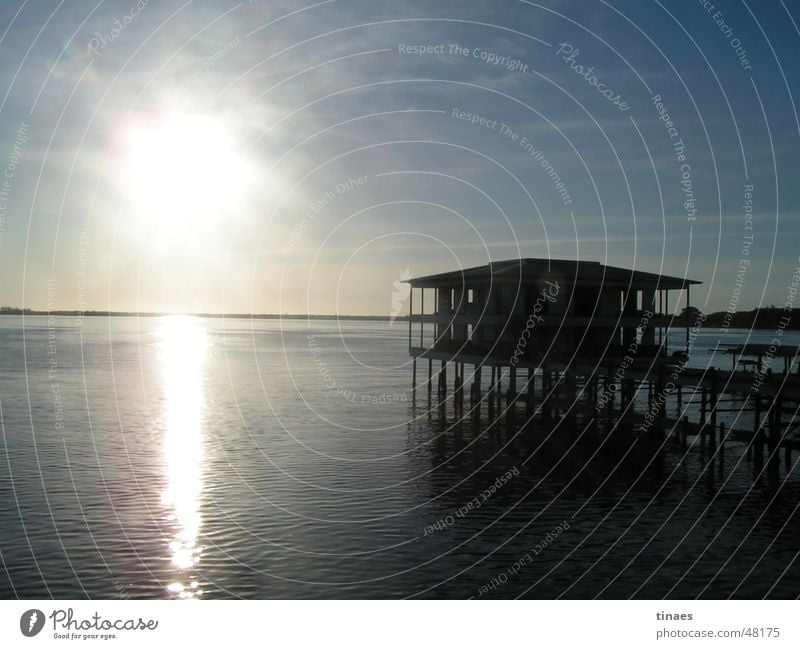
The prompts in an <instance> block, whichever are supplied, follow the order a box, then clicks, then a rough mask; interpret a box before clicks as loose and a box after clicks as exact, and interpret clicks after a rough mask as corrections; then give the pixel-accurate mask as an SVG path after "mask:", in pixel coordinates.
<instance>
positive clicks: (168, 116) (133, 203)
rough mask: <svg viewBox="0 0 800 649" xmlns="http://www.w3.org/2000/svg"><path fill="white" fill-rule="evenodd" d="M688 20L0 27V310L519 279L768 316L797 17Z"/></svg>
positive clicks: (353, 16) (75, 16) (300, 295)
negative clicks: (433, 280)
mask: <svg viewBox="0 0 800 649" xmlns="http://www.w3.org/2000/svg"><path fill="white" fill-rule="evenodd" d="M711 5H712V3H710V2H706V3H704V2H700V1H698V2H694V1H689V0H686V1H685V2H678V3H666V2H661V3H659V2H650V1H636V2H632V1H631V2H602V1H591V2H586V1H583V2H572V1H559V2H541V3H535V2H522V1H512V0H509V1H502V2H460V1H459V2H455V1H441V2H436V3H431V2H421V1H418V2H406V3H389V2H374V1H372V2H366V1H362V2H355V1H341V0H331V1H329V2H319V3H311V2H310V3H308V4H304V3H300V2H285V1H284V2H262V1H255V2H241V3H234V2H186V3H183V2H175V3H173V2H154V1H152V0H151V1H150V2H144V0H142V2H141V8H140V7H137V3H136V2H133V1H131V0H124V1H122V2H111V1H106V2H101V3H99V4H95V3H93V2H80V3H73V2H62V3H57V2H49V3H45V2H36V3H34V2H30V3H18V2H10V3H4V4H3V5H2V8H0V30H2V41H0V53H1V54H2V61H3V64H2V66H0V91H2V93H1V94H2V99H0V101H1V103H0V112H2V115H3V119H2V123H1V124H2V125H1V126H0V166H2V167H3V171H4V175H5V178H4V179H3V180H5V181H7V183H8V184H7V185H6V186H5V195H4V196H0V217H2V218H3V221H2V222H0V259H1V260H2V262H1V263H2V273H3V281H2V283H0V304H11V305H23V304H24V305H25V306H29V307H32V308H47V306H48V305H49V306H51V307H52V308H64V309H71V308H83V309H114V310H142V311H150V310H159V311H162V310H163V311H228V312H234V311H236V312H243V311H256V312H289V313H297V312H312V313H333V312H339V313H362V314H364V313H368V314H387V313H388V312H389V310H390V308H391V296H392V290H393V288H392V283H393V282H394V281H395V280H396V279H398V278H399V277H400V276H401V274H402V273H403V271H404V270H405V269H408V270H409V272H410V273H411V274H412V275H413V276H420V275H423V274H427V273H431V272H441V271H445V270H450V269H452V268H457V267H459V266H464V267H467V266H473V265H479V264H484V263H486V262H487V261H488V260H499V259H507V258H514V257H517V256H520V255H521V256H525V257H546V256H548V255H549V256H552V257H557V258H580V259H591V260H596V261H600V262H604V263H608V264H612V265H616V266H625V267H635V268H638V269H641V270H648V271H653V272H659V271H660V272H664V273H667V274H672V275H684V274H685V275H687V276H688V277H691V278H693V279H699V280H702V281H703V282H704V284H703V286H702V287H698V288H697V289H696V290H695V291H693V301H694V302H696V303H699V305H700V306H701V307H705V308H706V309H707V310H721V309H724V308H726V307H727V306H728V304H729V303H730V301H731V299H732V297H733V296H734V294H735V295H736V297H737V299H738V300H739V301H738V308H748V309H749V308H752V307H754V306H757V305H759V304H763V305H769V304H771V303H774V304H783V303H784V301H785V300H786V294H787V286H788V285H789V284H790V283H791V281H792V275H793V272H794V269H795V268H796V267H797V266H798V265H800V262H799V261H798V255H800V236H798V234H800V222H798V215H799V213H800V210H799V209H798V204H799V202H800V188H799V187H798V184H799V183H798V181H797V170H798V156H800V154H799V153H798V152H799V151H800V147H798V139H799V137H800V124H799V123H798V115H797V108H798V107H797V105H796V104H798V103H800V102H798V100H797V94H798V93H797V90H798V87H799V86H798V84H800V79H798V74H800V73H799V72H798V69H797V68H798V66H797V54H796V53H797V51H798V42H799V41H800V32H798V27H797V23H798V21H800V7H798V6H797V3H783V2H781V1H780V0H778V1H776V2H769V3H755V2H733V1H725V2H714V3H713V5H714V7H713V8H710V7H711ZM115 21H118V22H115ZM420 46H421V47H422V51H420V50H419V49H415V48H419V47H420ZM570 53H572V56H571V57H570ZM504 63H505V64H507V65H503V64H504ZM579 66H580V67H579ZM509 67H510V68H511V69H509ZM590 67H591V68H592V71H591V72H587V70H588V69H589V68H590ZM601 89H602V90H604V91H608V92H607V95H609V97H611V98H609V97H607V96H604V95H603V94H602V93H601ZM657 95H658V96H660V97H661V104H662V105H663V111H665V112H666V113H667V114H668V115H669V117H670V120H671V121H672V124H673V130H672V131H670V130H668V128H667V125H666V124H665V122H664V121H662V120H660V119H659V111H658V109H657V107H656V105H655V102H654V101H653V98H654V97H655V96H657ZM614 97H618V101H617V103H615V102H614V101H613V98H614ZM620 101H624V103H625V108H626V109H625V110H622V109H621V105H620ZM467 116H468V117H467ZM473 116H475V117H473ZM473 120H474V121H475V122H476V123H473ZM503 125H505V127H506V128H503ZM676 142H682V143H683V147H682V149H680V152H681V153H682V155H683V156H684V158H682V159H679V158H678V152H679V151H678V149H677V148H676V147H675V146H674V145H675V144H676ZM9 165H11V166H10V167H9ZM9 173H10V174H11V175H10V177H8V174H9ZM555 175H557V180H556V177H555ZM682 181H684V182H683V185H682ZM557 182H559V183H561V186H560V187H559V186H558V185H557V184H556V183H557ZM750 185H752V196H751V200H752V217H751V216H750V215H749V214H746V213H745V209H744V207H743V206H744V203H745V200H746V196H745V192H746V187H747V186H750ZM0 189H2V187H0ZM684 190H690V191H691V196H692V197H693V201H694V202H693V204H685V202H686V197H687V193H686V192H685V191H684ZM566 196H568V198H566ZM3 199H4V200H3ZM567 201H568V202H567ZM315 208H316V209H315ZM743 258H744V259H746V260H747V262H749V265H748V266H747V268H746V271H745V272H744V273H741V272H740V266H741V264H740V260H741V259H743ZM737 277H738V282H739V285H738V286H737ZM48 280H54V282H51V284H50V285H49V286H50V294H49V297H48ZM742 282H743V283H742Z"/></svg>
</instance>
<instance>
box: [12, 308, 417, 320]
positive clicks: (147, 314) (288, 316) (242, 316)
mask: <svg viewBox="0 0 800 649" xmlns="http://www.w3.org/2000/svg"><path fill="white" fill-rule="evenodd" d="M4 315H12V316H14V315H17V316H18V315H30V316H59V317H72V318H98V317H103V318H167V317H170V316H182V315H184V316H191V317H193V318H230V319H231V320H378V321H386V322H388V321H389V320H402V321H408V316H405V315H403V316H397V317H396V318H392V316H388V315H326V314H316V313H313V314H305V313H284V314H280V313H161V312H158V311H40V310H37V309H17V308H11V307H3V308H2V309H0V316H4Z"/></svg>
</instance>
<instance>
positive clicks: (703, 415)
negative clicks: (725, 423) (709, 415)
mask: <svg viewBox="0 0 800 649" xmlns="http://www.w3.org/2000/svg"><path fill="white" fill-rule="evenodd" d="M705 428H706V389H705V388H700V422H699V424H698V433H699V435H700V447H701V448H702V447H704V446H705V444H706V431H705Z"/></svg>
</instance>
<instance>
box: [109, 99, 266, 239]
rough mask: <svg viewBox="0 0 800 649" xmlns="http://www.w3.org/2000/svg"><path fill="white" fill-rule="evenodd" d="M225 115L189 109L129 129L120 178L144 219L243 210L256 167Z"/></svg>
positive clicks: (186, 219)
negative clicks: (217, 115)
mask: <svg viewBox="0 0 800 649" xmlns="http://www.w3.org/2000/svg"><path fill="white" fill-rule="evenodd" d="M243 150H244V147H243V145H242V143H241V142H239V141H238V140H237V138H236V137H235V132H234V129H232V128H231V126H230V124H229V123H227V122H226V120H225V119H223V118H220V117H215V116H212V115H208V114H200V113H193V112H189V111H178V110H173V111H168V112H165V113H161V114H157V115H151V116H148V117H146V118H139V119H137V120H135V121H133V122H131V123H130V124H129V125H128V126H127V127H126V128H125V131H124V136H123V138H122V146H121V150H120V156H119V165H118V169H117V172H116V173H117V176H118V180H119V184H120V186H121V187H122V188H123V191H124V194H125V196H124V198H125V199H126V201H128V202H129V204H130V205H131V206H132V207H133V208H134V209H135V210H136V212H137V213H138V215H139V216H141V217H142V218H143V219H144V220H145V221H153V220H157V221H158V222H159V224H160V225H161V226H162V228H161V229H164V226H169V225H170V224H172V225H175V226H178V227H185V226H187V225H189V223H190V222H191V223H198V222H204V221H209V220H210V219H214V218H215V217H219V216H220V215H221V214H224V213H225V212H227V211H229V210H234V209H236V208H238V207H239V206H240V204H241V202H242V201H243V200H244V198H245V195H246V192H247V188H248V185H249V184H250V183H251V182H252V180H253V175H254V173H253V172H254V169H253V165H252V164H250V163H249V162H248V161H247V159H246V156H245V155H244V153H243Z"/></svg>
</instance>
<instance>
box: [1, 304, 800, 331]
mask: <svg viewBox="0 0 800 649" xmlns="http://www.w3.org/2000/svg"><path fill="white" fill-rule="evenodd" d="M23 314H24V315H45V316H46V315H56V316H73V317H92V316H95V317H106V318H107V317H129V318H159V317H164V316H170V315H183V314H176V313H159V312H142V311H85V312H84V311H36V310H33V309H19V308H16V307H10V306H2V307H0V315H23ZM188 315H193V316H195V317H198V318H243V319H251V318H252V319H254V320H280V319H283V320H378V321H388V320H391V319H392V318H391V316H388V315H386V316H384V315H326V314H317V313H311V314H305V313H284V314H280V313H191V314H188ZM787 315H789V318H790V319H789V324H788V325H786V326H782V327H781V328H782V329H800V309H792V311H791V313H790V314H787V312H786V311H784V310H783V309H782V308H779V307H775V306H769V307H763V308H761V309H753V310H752V311H738V312H736V313H734V314H733V315H731V314H729V313H728V312H727V311H717V312H715V313H709V314H708V315H707V316H706V320H705V326H706V327H721V326H723V323H725V326H726V327H728V328H730V329H768V330H775V329H777V328H778V322H779V320H780V319H781V318H785V317H786V316H787ZM394 319H395V320H401V321H407V320H408V316H397V317H396V318H394Z"/></svg>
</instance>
